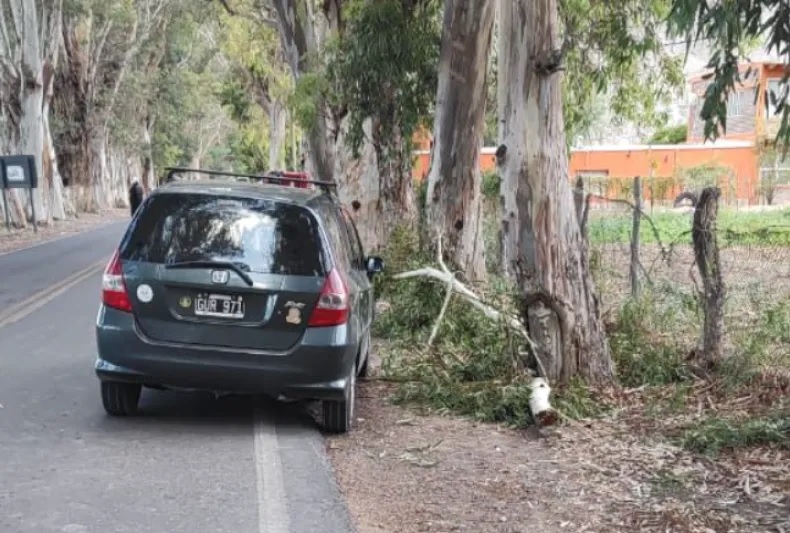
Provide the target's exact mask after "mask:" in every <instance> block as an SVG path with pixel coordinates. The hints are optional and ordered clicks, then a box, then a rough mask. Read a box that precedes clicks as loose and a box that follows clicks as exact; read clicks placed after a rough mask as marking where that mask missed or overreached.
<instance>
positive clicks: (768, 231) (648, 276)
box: [575, 178, 790, 370]
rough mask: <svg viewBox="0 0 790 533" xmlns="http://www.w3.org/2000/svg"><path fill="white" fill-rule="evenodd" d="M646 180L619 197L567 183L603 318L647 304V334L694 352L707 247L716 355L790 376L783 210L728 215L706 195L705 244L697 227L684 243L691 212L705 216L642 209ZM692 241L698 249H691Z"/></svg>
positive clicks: (789, 248) (652, 205)
mask: <svg viewBox="0 0 790 533" xmlns="http://www.w3.org/2000/svg"><path fill="white" fill-rule="evenodd" d="M646 181H647V180H643V179H642V178H633V179H632V180H631V183H630V184H629V185H628V186H627V187H623V188H622V190H623V191H624V192H625V193H626V194H618V195H616V196H607V195H603V194H598V192H599V191H596V190H595V189H593V190H592V191H590V190H589V189H588V190H585V189H584V181H583V180H581V179H580V180H579V181H577V183H576V189H575V197H576V209H577V212H578V214H579V217H580V221H581V224H582V228H583V230H584V232H585V233H586V235H587V237H588V242H589V247H590V249H589V252H590V261H591V265H592V268H593V272H594V275H595V278H596V282H597V284H598V288H599V292H600V294H601V296H602V300H603V306H604V312H605V314H606V315H607V316H608V317H609V318H610V319H613V317H614V316H615V315H616V313H617V312H618V310H620V309H621V308H622V306H623V305H624V304H625V303H626V302H628V301H629V300H631V301H632V300H634V299H650V300H651V304H652V305H653V306H654V309H658V312H659V313H660V314H661V320H654V321H653V325H654V327H655V329H656V330H657V331H654V334H655V335H656V336H657V337H658V338H660V337H662V336H665V337H667V338H671V339H672V340H673V341H675V342H676V343H677V344H680V345H684V347H685V348H686V349H688V350H689V352H693V351H694V350H697V349H699V348H700V347H701V345H702V343H701V340H702V339H703V331H704V330H705V329H706V327H705V322H706V321H705V318H706V315H707V316H708V317H710V315H711V309H709V308H708V307H707V306H706V305H705V301H706V298H705V295H706V292H710V286H708V287H707V289H708V291H706V290H705V289H706V283H705V281H706V280H705V279H703V276H702V275H701V270H700V268H699V264H700V262H699V259H700V257H703V256H700V255H699V254H700V253H701V252H704V253H712V250H711V249H709V248H710V247H711V246H713V245H715V248H716V254H715V255H716V258H715V259H716V263H718V266H716V265H712V266H711V265H709V268H707V274H708V275H709V276H710V274H711V273H714V274H715V273H720V274H721V281H722V282H723V291H722V294H721V295H720V296H721V305H720V306H721V309H720V312H721V315H722V321H721V322H722V324H721V326H722V333H723V335H722V346H723V354H724V355H725V356H726V355H731V354H739V355H744V354H749V355H753V356H754V357H755V358H757V359H759V361H757V362H758V363H759V364H760V365H765V366H770V367H775V368H781V369H784V370H790V206H787V207H782V206H770V207H765V206H755V207H743V206H739V207H737V208H735V207H733V206H732V205H729V206H728V205H726V204H727V203H729V202H727V201H726V200H725V199H724V198H723V199H722V200H723V201H722V202H721V203H723V204H725V205H723V206H721V205H719V199H720V197H721V190H720V189H718V188H715V187H713V188H711V189H710V190H711V191H718V192H717V193H716V194H715V199H714V200H713V204H709V205H708V206H707V209H708V210H710V206H711V205H713V206H715V210H714V212H713V220H712V221H710V222H712V224H711V225H710V230H709V231H708V232H707V233H709V235H707V236H706V235H705V233H706V231H705V230H704V228H702V227H701V225H700V224H699V223H697V225H696V226H697V227H698V230H699V231H698V232H697V233H698V235H697V237H698V239H694V238H693V233H694V231H693V230H694V228H695V222H694V217H695V213H696V214H697V216H698V218H699V216H700V215H705V213H701V212H700V210H702V209H706V207H705V206H703V205H701V204H702V202H699V204H698V205H697V206H683V207H672V206H669V205H666V204H664V205H661V204H659V203H658V202H653V201H652V200H651V199H648V200H646V199H645V197H646V196H648V198H649V197H650V192H651V189H650V186H651V185H652V184H647V183H645V182H646ZM600 192H603V191H600ZM646 193H647V194H646ZM724 196H725V198H726V195H724ZM695 200H697V198H695ZM736 205H737V204H736ZM716 215H718V216H716ZM706 216H707V215H706ZM703 218H705V217H703ZM706 237H709V238H706ZM699 239H702V240H703V241H706V242H707V243H708V244H702V245H700V244H699V243H698V246H697V249H696V250H695V245H694V241H695V240H699ZM700 248H705V250H701V249H700ZM710 257H712V256H710ZM704 262H705V261H704V260H703V263H704ZM703 270H705V269H703ZM709 276H708V277H709ZM714 277H715V276H714ZM708 281H711V280H710V279H708ZM714 281H715V280H714ZM714 285H715V284H714ZM661 329H665V331H661Z"/></svg>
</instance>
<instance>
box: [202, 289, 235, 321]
mask: <svg viewBox="0 0 790 533" xmlns="http://www.w3.org/2000/svg"><path fill="white" fill-rule="evenodd" d="M194 311H195V316H210V317H217V318H235V319H238V318H244V298H242V297H241V296H228V295H226V294H199V295H198V296H197V298H195V306H194Z"/></svg>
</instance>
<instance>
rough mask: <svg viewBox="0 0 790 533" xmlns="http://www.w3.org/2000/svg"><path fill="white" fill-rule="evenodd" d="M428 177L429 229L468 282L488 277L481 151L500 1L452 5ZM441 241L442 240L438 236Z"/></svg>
mask: <svg viewBox="0 0 790 533" xmlns="http://www.w3.org/2000/svg"><path fill="white" fill-rule="evenodd" d="M444 10H445V11H444V30H443V33H442V47H441V55H440V60H439V86H438V89H437V95H436V113H435V117H434V126H433V130H434V134H433V138H434V145H433V153H432V161H431V170H430V173H429V174H428V193H427V206H426V207H427V210H428V227H430V228H432V229H433V230H434V231H436V232H437V234H440V235H441V236H442V239H443V243H444V245H445V248H446V249H447V251H448V253H449V255H450V259H451V260H452V261H453V263H455V264H456V265H457V266H459V267H460V268H463V269H464V271H465V273H466V276H467V278H468V279H471V280H477V279H483V278H484V277H485V257H484V249H485V246H484V242H483V235H482V220H481V218H482V217H481V208H482V201H481V192H480V168H479V159H480V147H481V145H482V139H483V127H484V122H483V119H484V115H485V96H486V70H487V69H486V61H487V59H488V51H489V48H490V45H491V31H492V27H493V23H494V11H495V1H494V0H475V1H474V2H468V1H466V0H446V2H445V8H444ZM432 237H436V235H434V236H432Z"/></svg>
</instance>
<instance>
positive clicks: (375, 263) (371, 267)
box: [366, 256, 384, 277]
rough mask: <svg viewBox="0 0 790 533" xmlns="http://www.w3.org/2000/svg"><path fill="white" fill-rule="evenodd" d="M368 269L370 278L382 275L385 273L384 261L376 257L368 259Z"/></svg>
mask: <svg viewBox="0 0 790 533" xmlns="http://www.w3.org/2000/svg"><path fill="white" fill-rule="evenodd" d="M366 269H367V271H368V276H370V277H373V276H375V275H376V274H381V273H382V272H384V260H383V259H382V258H380V257H375V256H371V257H368V260H367V264H366Z"/></svg>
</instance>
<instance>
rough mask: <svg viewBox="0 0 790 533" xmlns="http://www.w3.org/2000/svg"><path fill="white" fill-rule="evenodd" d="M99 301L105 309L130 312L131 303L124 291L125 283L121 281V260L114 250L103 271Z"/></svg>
mask: <svg viewBox="0 0 790 533" xmlns="http://www.w3.org/2000/svg"><path fill="white" fill-rule="evenodd" d="M101 301H102V303H103V304H104V305H106V306H107V307H112V308H113V309H118V310H119V311H127V312H131V310H132V302H131V301H129V293H128V292H127V291H126V283H124V281H123V268H122V266H121V258H120V257H119V255H118V251H117V250H116V251H115V253H114V254H113V256H112V259H110V262H109V263H107V268H105V269H104V275H103V276H102V280H101Z"/></svg>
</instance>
